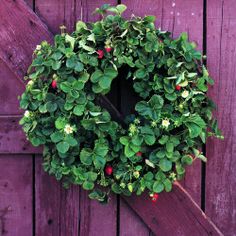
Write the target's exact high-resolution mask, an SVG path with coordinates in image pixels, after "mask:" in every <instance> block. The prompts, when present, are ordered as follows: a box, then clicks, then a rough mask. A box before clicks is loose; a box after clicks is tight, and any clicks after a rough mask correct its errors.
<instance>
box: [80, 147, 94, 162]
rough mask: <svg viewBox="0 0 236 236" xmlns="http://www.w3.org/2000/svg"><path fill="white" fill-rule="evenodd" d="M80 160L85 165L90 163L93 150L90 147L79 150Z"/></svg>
mask: <svg viewBox="0 0 236 236" xmlns="http://www.w3.org/2000/svg"><path fill="white" fill-rule="evenodd" d="M80 161H81V162H82V163H83V164H84V165H87V166H90V165H92V162H93V151H92V150H91V149H90V148H83V149H82V150H81V152H80Z"/></svg>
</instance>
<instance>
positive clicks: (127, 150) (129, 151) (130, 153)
mask: <svg viewBox="0 0 236 236" xmlns="http://www.w3.org/2000/svg"><path fill="white" fill-rule="evenodd" d="M134 154H135V152H134V151H133V149H131V148H130V146H129V145H126V146H125V156H127V157H132V156H134Z"/></svg>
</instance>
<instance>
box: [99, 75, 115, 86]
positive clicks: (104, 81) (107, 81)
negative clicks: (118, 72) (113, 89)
mask: <svg viewBox="0 0 236 236" xmlns="http://www.w3.org/2000/svg"><path fill="white" fill-rule="evenodd" d="M111 82H112V79H111V78H110V77H107V76H102V77H101V78H100V80H99V82H98V83H99V85H100V86H101V88H102V89H109V88H110V86H111Z"/></svg>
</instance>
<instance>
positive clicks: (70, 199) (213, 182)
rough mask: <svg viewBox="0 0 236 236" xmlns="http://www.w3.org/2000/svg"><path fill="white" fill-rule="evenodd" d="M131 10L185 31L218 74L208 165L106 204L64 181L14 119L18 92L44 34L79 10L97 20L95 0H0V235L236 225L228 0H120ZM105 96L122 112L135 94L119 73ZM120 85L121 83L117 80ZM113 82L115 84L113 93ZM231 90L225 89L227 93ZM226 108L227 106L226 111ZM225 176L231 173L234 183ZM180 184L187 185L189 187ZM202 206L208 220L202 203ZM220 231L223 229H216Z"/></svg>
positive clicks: (231, 10)
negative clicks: (47, 168)
mask: <svg viewBox="0 0 236 236" xmlns="http://www.w3.org/2000/svg"><path fill="white" fill-rule="evenodd" d="M105 2H106V3H111V4H117V3H120V2H121V3H124V4H126V5H127V7H128V10H127V12H126V13H125V16H126V17H129V16H130V15H131V14H133V13H134V14H136V15H141V16H143V15H145V14H150V15H155V16H156V17H157V25H158V26H160V27H161V28H163V29H164V30H169V31H171V32H172V33H173V36H174V37H175V36H177V35H178V34H179V33H180V32H182V31H187V32H188V33H189V35H190V39H191V40H194V41H196V42H197V44H198V48H199V49H200V50H202V51H203V52H204V53H207V54H208V60H207V63H208V64H209V67H210V71H211V72H212V75H213V77H214V78H215V80H216V86H215V87H214V89H213V90H211V92H210V94H211V96H212V97H214V98H215V99H216V101H217V103H218V104H219V109H218V111H217V116H218V118H219V120H220V121H221V122H220V127H221V128H223V131H224V135H225V136H226V139H225V141H224V142H219V141H216V140H210V141H209V142H208V144H207V146H206V152H207V156H208V159H209V163H208V165H207V167H205V166H204V165H202V164H201V163H200V161H199V162H195V163H194V166H192V167H190V168H189V169H188V170H187V175H186V178H185V180H183V181H182V183H181V185H182V186H183V187H184V188H183V187H182V186H180V185H178V184H177V185H176V186H174V189H173V191H172V192H171V193H168V194H165V193H164V194H161V196H160V198H159V199H160V200H158V202H157V203H156V204H155V205H154V204H153V203H152V202H151V201H150V200H149V198H148V196H147V195H143V196H141V197H135V196H133V197H131V198H120V197H119V196H115V195H113V196H112V197H111V201H110V202H109V204H108V205H106V206H104V205H100V204H99V203H97V202H95V201H91V200H89V199H88V196H87V192H85V191H82V190H81V189H80V188H79V187H77V186H74V187H72V188H70V189H69V190H65V189H63V187H62V186H61V184H60V183H58V182H56V181H55V180H54V178H53V177H49V176H48V175H47V174H46V173H44V172H43V170H42V168H41V161H42V160H41V149H40V148H39V149H35V148H33V147H32V146H31V145H30V144H29V143H28V142H27V141H26V139H25V136H24V134H23V133H22V131H21V128H20V127H19V125H18V120H19V118H20V116H21V113H22V111H20V110H19V109H18V100H17V96H18V95H20V94H21V93H22V92H23V90H24V81H23V79H22V78H23V76H24V74H25V72H26V70H27V67H28V65H29V64H30V61H31V54H32V52H33V50H34V49H35V47H36V45H37V44H38V43H40V41H42V40H48V41H50V42H51V41H52V37H53V34H55V33H58V32H59V26H60V25H61V24H64V25H66V27H67V30H68V31H69V32H70V31H73V29H74V25H75V22H76V20H80V19H82V20H84V21H92V20H96V19H97V18H96V17H95V16H92V15H91V12H92V11H93V10H94V9H95V8H96V7H99V6H101V5H102V4H103V3H104V1H101V0H47V1H46V0H25V1H23V0H1V2H0V27H1V28H0V104H1V106H0V168H1V171H0V235H6V236H31V235H37V236H49V235H52V236H77V235H82V236H88V235H89V236H96V235H98V236H113V235H122V236H123V235H127V236H132V235H135V236H137V235H140V236H146V235H147V236H148V235H153V234H155V235H167V236H168V235H170V236H172V235H174V236H175V235H193V236H195V235H196V236H198V235H222V233H223V234H224V235H236V233H235V232H236V225H235V220H236V214H234V212H235V203H236V191H235V188H234V186H235V183H236V182H235V181H236V178H235V174H234V171H233V167H235V166H236V162H235V161H233V159H232V157H233V153H234V152H233V151H234V136H235V132H234V128H233V127H234V126H233V122H234V121H235V120H236V117H235V114H236V113H235V112H236V108H235V105H234V104H235V103H234V102H235V101H234V98H235V96H234V91H233V89H234V86H235V81H236V80H235V78H234V68H235V67H234V63H235V60H236V59H235V56H234V55H235V45H234V40H235V30H236V27H235V25H236V21H235V12H236V3H235V1H234V0H225V1H224V0H218V1H214V0H165V1H162V0H145V1H142V0H122V1H118V2H117V1H115V0H110V1H105ZM115 86H116V89H114V91H113V93H112V94H111V96H110V97H109V99H111V100H112V102H113V103H114V104H115V105H117V107H118V109H119V110H120V111H121V112H122V113H127V112H128V110H129V107H127V104H126V102H125V101H126V100H127V99H129V100H131V101H132V100H133V99H135V98H134V97H133V96H132V95H130V93H128V90H125V88H126V87H127V86H124V85H123V84H122V83H121V84H120V83H117V84H116V85H115ZM121 88H122V90H121ZM115 91H121V92H118V93H116V92H115ZM226 93H227V94H228V95H227V96H226V95H225V94H226ZM223 114H224V115H223ZM228 183H231V184H230V185H229V184H228ZM186 190H187V191H188V192H189V193H187V192H186ZM200 207H202V209H203V210H205V211H206V213H207V215H209V216H210V217H211V218H212V220H213V222H214V223H215V224H216V225H215V224H214V223H213V222H212V221H211V220H210V219H209V218H208V217H206V216H205V214H204V213H203V212H202V211H201V209H200ZM221 232H222V233H221Z"/></svg>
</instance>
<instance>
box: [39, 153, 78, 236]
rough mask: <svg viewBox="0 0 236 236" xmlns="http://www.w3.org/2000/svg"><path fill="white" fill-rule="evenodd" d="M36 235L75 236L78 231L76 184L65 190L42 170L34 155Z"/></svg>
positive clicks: (40, 163)
mask: <svg viewBox="0 0 236 236" xmlns="http://www.w3.org/2000/svg"><path fill="white" fill-rule="evenodd" d="M35 223H36V226H35V232H36V236H42V235H43V236H49V235H53V236H54V235H56V236H75V235H78V230H79V226H78V223H79V187H78V186H73V187H71V188H70V189H68V190H66V189H64V188H63V187H62V184H61V183H60V182H57V181H56V180H55V178H54V177H52V176H49V175H48V174H47V173H46V172H44V170H43V169H42V158H41V156H36V158H35Z"/></svg>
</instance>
